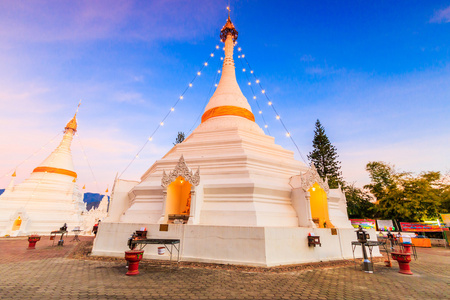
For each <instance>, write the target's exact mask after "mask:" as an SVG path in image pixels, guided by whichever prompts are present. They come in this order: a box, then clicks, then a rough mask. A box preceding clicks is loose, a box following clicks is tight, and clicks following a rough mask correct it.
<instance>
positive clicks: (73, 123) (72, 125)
mask: <svg viewBox="0 0 450 300" xmlns="http://www.w3.org/2000/svg"><path fill="white" fill-rule="evenodd" d="M80 105H81V100H80V102H79V103H78V107H77V110H76V111H75V115H74V116H73V118H72V120H70V121H69V123H67V125H66V128H64V129H65V130H68V129H72V130H73V131H74V132H75V131H77V113H78V109H79V108H80Z"/></svg>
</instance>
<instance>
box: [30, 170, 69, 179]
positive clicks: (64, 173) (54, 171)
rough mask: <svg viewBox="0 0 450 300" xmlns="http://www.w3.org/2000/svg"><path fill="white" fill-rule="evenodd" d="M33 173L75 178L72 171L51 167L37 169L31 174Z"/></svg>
mask: <svg viewBox="0 0 450 300" xmlns="http://www.w3.org/2000/svg"><path fill="white" fill-rule="evenodd" d="M34 172H47V173H56V174H62V175H67V176H72V177H75V178H77V173H75V172H74V171H69V170H65V169H58V168H52V167H37V168H36V169H34V170H33V173H34Z"/></svg>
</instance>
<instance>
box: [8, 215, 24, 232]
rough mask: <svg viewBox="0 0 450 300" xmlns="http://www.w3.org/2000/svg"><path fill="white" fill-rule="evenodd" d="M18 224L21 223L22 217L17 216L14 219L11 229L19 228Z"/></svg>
mask: <svg viewBox="0 0 450 300" xmlns="http://www.w3.org/2000/svg"><path fill="white" fill-rule="evenodd" d="M20 225H22V218H20V216H18V217H17V219H15V220H14V223H13V226H12V229H11V230H12V231H16V230H19V229H20Z"/></svg>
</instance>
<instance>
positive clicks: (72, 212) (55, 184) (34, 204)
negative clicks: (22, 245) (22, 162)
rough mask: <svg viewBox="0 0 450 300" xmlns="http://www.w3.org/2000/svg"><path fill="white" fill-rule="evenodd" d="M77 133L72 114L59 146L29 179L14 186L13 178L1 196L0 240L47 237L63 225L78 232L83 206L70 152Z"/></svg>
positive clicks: (74, 118)
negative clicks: (3, 238) (16, 237)
mask: <svg viewBox="0 0 450 300" xmlns="http://www.w3.org/2000/svg"><path fill="white" fill-rule="evenodd" d="M76 130H77V121H76V114H75V116H74V117H73V118H72V119H71V120H70V121H69V123H67V125H66V127H65V129H64V136H63V138H62V141H61V143H60V144H59V146H58V147H57V148H56V149H55V150H54V151H53V152H52V153H51V154H50V155H49V156H48V157H47V158H46V159H45V160H44V161H43V162H42V163H41V164H40V165H39V166H38V167H37V168H35V169H34V170H33V172H32V173H31V175H30V177H29V178H27V179H26V180H24V181H23V182H22V183H20V184H17V185H14V176H13V177H12V179H11V183H10V184H9V186H8V187H7V188H6V190H5V192H4V193H3V194H2V195H1V196H0V236H5V235H10V236H19V235H28V234H32V233H38V234H47V235H48V234H50V232H51V231H53V230H58V229H59V228H60V227H61V226H63V225H64V223H67V226H68V229H69V230H71V229H74V228H75V227H80V228H81V226H82V224H83V216H82V214H83V213H84V211H85V210H86V208H85V207H86V206H85V203H84V202H83V194H82V193H81V192H80V190H79V189H78V186H77V183H76V178H77V173H76V172H75V171H74V167H73V161H72V153H71V150H70V146H71V143H72V139H73V135H74V134H75V132H76ZM13 175H15V174H13Z"/></svg>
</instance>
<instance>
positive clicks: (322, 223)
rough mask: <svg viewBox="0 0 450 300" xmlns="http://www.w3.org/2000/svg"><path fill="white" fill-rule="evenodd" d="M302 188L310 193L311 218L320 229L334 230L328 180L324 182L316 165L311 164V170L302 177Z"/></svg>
mask: <svg viewBox="0 0 450 300" xmlns="http://www.w3.org/2000/svg"><path fill="white" fill-rule="evenodd" d="M301 178H302V188H303V190H305V191H307V192H309V195H310V198H309V203H310V208H311V218H312V221H313V222H314V224H315V225H316V227H318V228H334V225H333V224H332V223H331V221H330V216H329V211H328V192H329V191H330V188H329V186H328V180H327V179H325V181H324V180H322V178H320V176H319V173H318V172H317V169H316V167H315V166H314V164H311V168H310V170H308V171H307V172H306V173H304V174H302V175H301Z"/></svg>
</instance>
